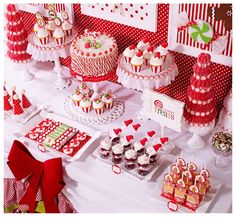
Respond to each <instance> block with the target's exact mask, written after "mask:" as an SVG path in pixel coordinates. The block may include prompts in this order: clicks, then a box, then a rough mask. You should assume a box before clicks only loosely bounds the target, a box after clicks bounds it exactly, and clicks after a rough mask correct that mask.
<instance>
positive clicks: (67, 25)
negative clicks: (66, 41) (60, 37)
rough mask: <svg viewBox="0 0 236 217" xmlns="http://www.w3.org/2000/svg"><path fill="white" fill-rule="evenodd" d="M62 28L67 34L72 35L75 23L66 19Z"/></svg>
mask: <svg viewBox="0 0 236 217" xmlns="http://www.w3.org/2000/svg"><path fill="white" fill-rule="evenodd" d="M61 28H62V30H63V31H64V33H65V35H66V36H71V35H72V29H73V25H72V24H71V23H70V22H69V21H68V20H65V21H64V22H63V23H62V25H61Z"/></svg>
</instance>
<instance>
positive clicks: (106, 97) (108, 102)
mask: <svg viewBox="0 0 236 217" xmlns="http://www.w3.org/2000/svg"><path fill="white" fill-rule="evenodd" d="M102 101H103V102H104V103H105V108H106V109H112V107H113V102H114V99H113V96H112V92H111V91H108V92H107V93H104V94H103V95H102Z"/></svg>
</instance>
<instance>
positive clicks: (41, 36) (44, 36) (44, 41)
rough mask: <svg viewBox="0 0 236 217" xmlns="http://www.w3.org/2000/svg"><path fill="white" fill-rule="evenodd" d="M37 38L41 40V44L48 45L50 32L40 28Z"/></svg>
mask: <svg viewBox="0 0 236 217" xmlns="http://www.w3.org/2000/svg"><path fill="white" fill-rule="evenodd" d="M37 38H38V39H39V41H40V44H42V45H45V44H47V43H48V42H49V34H48V30H47V29H45V28H39V29H38V32H37Z"/></svg>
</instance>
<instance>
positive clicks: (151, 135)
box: [146, 130, 156, 138]
mask: <svg viewBox="0 0 236 217" xmlns="http://www.w3.org/2000/svg"><path fill="white" fill-rule="evenodd" d="M146 134H147V136H148V137H149V138H152V137H153V136H154V135H156V132H155V131H154V130H152V131H148V132H147V133H146Z"/></svg>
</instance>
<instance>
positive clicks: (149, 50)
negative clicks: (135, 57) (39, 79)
mask: <svg viewBox="0 0 236 217" xmlns="http://www.w3.org/2000/svg"><path fill="white" fill-rule="evenodd" d="M153 50H154V47H153V46H149V47H148V48H147V49H146V50H145V51H144V52H143V59H144V63H145V64H146V65H147V66H149V61H150V59H151V57H152V55H153Z"/></svg>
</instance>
